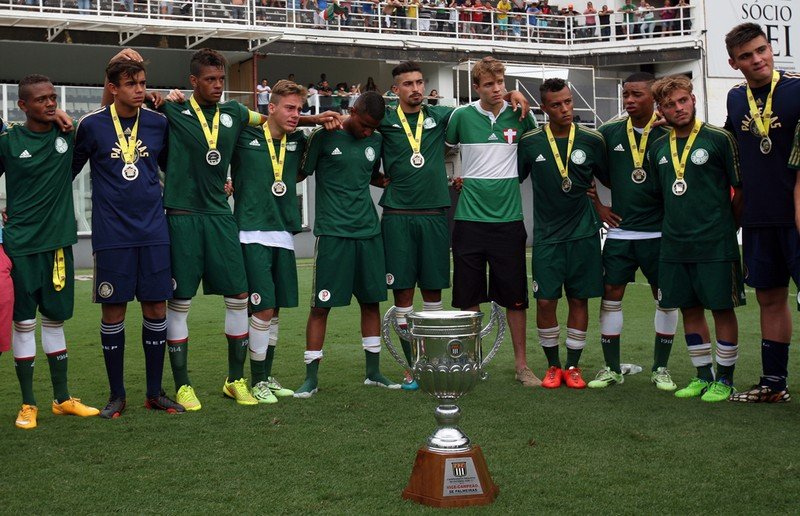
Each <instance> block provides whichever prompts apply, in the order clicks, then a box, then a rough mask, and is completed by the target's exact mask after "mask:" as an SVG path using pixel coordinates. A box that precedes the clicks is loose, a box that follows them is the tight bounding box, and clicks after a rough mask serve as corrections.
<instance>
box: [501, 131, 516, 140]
mask: <svg viewBox="0 0 800 516" xmlns="http://www.w3.org/2000/svg"><path fill="white" fill-rule="evenodd" d="M516 135H517V131H515V130H514V129H506V130H505V131H503V136H505V137H506V141H507V142H508V143H514V137H515V136H516Z"/></svg>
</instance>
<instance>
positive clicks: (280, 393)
mask: <svg viewBox="0 0 800 516" xmlns="http://www.w3.org/2000/svg"><path fill="white" fill-rule="evenodd" d="M267 387H269V390H270V391H272V394H274V395H275V396H277V397H279V398H288V397H289V396H291V395H292V394H294V391H293V390H291V389H287V388H286V387H284V386H283V385H281V384H280V383H279V382H278V380H276V379H275V377H274V376H270V377H268V378H267Z"/></svg>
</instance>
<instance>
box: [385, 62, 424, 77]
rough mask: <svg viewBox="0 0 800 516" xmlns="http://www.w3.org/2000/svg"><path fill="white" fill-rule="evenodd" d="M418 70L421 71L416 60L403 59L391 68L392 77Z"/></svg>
mask: <svg viewBox="0 0 800 516" xmlns="http://www.w3.org/2000/svg"><path fill="white" fill-rule="evenodd" d="M411 72H419V73H422V68H420V66H419V63H417V62H416V61H403V62H402V63H400V64H399V65H397V66H395V67H394V68H392V77H397V76H398V75H403V74H404V73H411Z"/></svg>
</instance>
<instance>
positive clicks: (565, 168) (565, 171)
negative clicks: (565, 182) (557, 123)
mask: <svg viewBox="0 0 800 516" xmlns="http://www.w3.org/2000/svg"><path fill="white" fill-rule="evenodd" d="M544 132H545V134H547V143H549V144H550V150H551V151H553V157H554V158H555V160H556V166H557V167H558V173H559V174H561V177H562V178H564V179H566V178H567V177H568V176H569V156H570V154H572V144H573V143H575V124H572V125H571V126H570V128H569V140H567V160H566V165H565V164H564V161H562V159H561V154H559V152H558V146H557V145H556V139H555V137H554V136H553V131H551V130H550V124H547V125H545V126H544Z"/></svg>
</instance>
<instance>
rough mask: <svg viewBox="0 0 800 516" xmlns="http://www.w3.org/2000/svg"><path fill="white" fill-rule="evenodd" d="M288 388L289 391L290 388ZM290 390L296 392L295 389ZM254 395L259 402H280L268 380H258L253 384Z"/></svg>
mask: <svg viewBox="0 0 800 516" xmlns="http://www.w3.org/2000/svg"><path fill="white" fill-rule="evenodd" d="M286 390H287V391H288V390H289V389H286ZM289 392H291V393H292V394H294V392H293V391H289ZM253 397H254V398H255V399H256V400H258V402H259V403H278V398H276V397H275V394H273V393H272V390H271V389H270V388H269V384H268V383H267V382H258V383H257V384H255V385H253Z"/></svg>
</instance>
